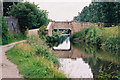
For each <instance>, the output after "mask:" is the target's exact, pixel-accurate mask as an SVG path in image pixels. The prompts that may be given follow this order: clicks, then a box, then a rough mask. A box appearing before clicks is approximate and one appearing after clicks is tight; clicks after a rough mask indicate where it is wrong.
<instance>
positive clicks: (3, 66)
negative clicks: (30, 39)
mask: <svg viewBox="0 0 120 80" xmlns="http://www.w3.org/2000/svg"><path fill="white" fill-rule="evenodd" d="M21 42H25V40H23V41H18V42H14V43H11V44H8V45H4V46H0V50H1V51H0V52H1V53H2V54H0V56H1V57H0V59H1V62H0V73H1V74H2V75H0V78H1V77H2V78H22V76H21V75H20V74H19V71H18V69H17V66H16V65H15V64H13V63H12V62H10V61H9V60H8V59H7V56H6V55H5V52H6V51H7V50H9V49H10V48H12V47H13V46H14V45H15V44H17V43H21Z"/></svg>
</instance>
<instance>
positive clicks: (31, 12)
mask: <svg viewBox="0 0 120 80" xmlns="http://www.w3.org/2000/svg"><path fill="white" fill-rule="evenodd" d="M47 14H48V13H47V11H45V10H39V7H38V5H35V4H34V3H29V2H24V3H22V2H20V3H18V4H17V5H16V4H14V5H13V6H12V8H11V9H10V11H9V15H11V16H14V17H16V18H18V22H19V25H20V30H21V32H22V33H23V34H24V32H25V30H26V29H27V28H28V29H34V28H39V27H40V26H42V25H47V24H48V21H49V20H48V15H47Z"/></svg>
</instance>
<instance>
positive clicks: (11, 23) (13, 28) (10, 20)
mask: <svg viewBox="0 0 120 80" xmlns="http://www.w3.org/2000/svg"><path fill="white" fill-rule="evenodd" d="M4 18H5V21H6V23H7V24H8V30H9V31H10V32H20V29H19V24H18V19H16V18H14V17H4Z"/></svg>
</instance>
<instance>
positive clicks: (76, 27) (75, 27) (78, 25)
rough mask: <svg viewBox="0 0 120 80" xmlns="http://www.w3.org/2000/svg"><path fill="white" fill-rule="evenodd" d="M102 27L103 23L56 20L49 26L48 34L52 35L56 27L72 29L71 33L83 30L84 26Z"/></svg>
mask: <svg viewBox="0 0 120 80" xmlns="http://www.w3.org/2000/svg"><path fill="white" fill-rule="evenodd" d="M94 25H95V26H96V27H102V23H88V22H77V21H69V22H68V21H67V22H55V21H51V22H50V23H49V24H48V26H47V29H46V30H47V31H48V35H49V36H52V31H53V30H54V29H70V30H71V34H73V33H74V32H78V31H81V30H82V29H84V28H87V27H91V26H94Z"/></svg>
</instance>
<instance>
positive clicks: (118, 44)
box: [71, 26, 120, 50]
mask: <svg viewBox="0 0 120 80" xmlns="http://www.w3.org/2000/svg"><path fill="white" fill-rule="evenodd" d="M119 27H120V26H116V27H107V28H103V27H101V28H97V27H95V26H93V27H89V28H86V29H83V30H82V31H80V32H77V33H74V34H73V35H72V36H71V41H72V42H73V43H74V42H75V43H87V44H90V45H97V46H99V47H102V48H105V49H110V50H120V37H119Z"/></svg>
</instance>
